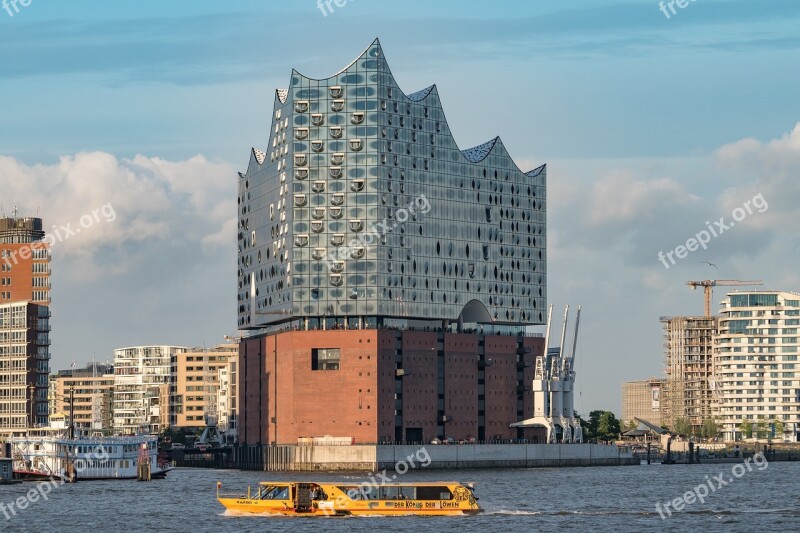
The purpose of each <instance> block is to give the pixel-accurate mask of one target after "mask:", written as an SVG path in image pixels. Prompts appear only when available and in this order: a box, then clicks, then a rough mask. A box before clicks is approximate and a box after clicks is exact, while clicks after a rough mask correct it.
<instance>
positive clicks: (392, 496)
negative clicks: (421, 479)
mask: <svg viewBox="0 0 800 533" xmlns="http://www.w3.org/2000/svg"><path fill="white" fill-rule="evenodd" d="M376 488H377V487H376ZM380 498H381V499H382V500H416V499H417V487H392V486H383V487H380Z"/></svg>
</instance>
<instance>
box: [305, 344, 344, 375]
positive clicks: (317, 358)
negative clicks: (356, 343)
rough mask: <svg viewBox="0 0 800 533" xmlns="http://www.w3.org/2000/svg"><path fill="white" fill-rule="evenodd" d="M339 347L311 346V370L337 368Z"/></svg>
mask: <svg viewBox="0 0 800 533" xmlns="http://www.w3.org/2000/svg"><path fill="white" fill-rule="evenodd" d="M340 357H341V356H340V349H339V348H313V349H312V350H311V370H339V360H340Z"/></svg>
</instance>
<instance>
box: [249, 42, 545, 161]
mask: <svg viewBox="0 0 800 533" xmlns="http://www.w3.org/2000/svg"><path fill="white" fill-rule="evenodd" d="M376 45H377V47H378V50H379V56H378V57H380V58H381V59H383V64H384V66H385V67H386V72H387V74H388V75H389V76H390V77H391V79H392V81H393V82H394V85H395V86H396V87H397V88H398V89H400V84H399V83H397V78H395V76H394V73H393V72H392V69H391V67H390V66H389V62H388V61H386V57H385V55H384V53H383V47H382V46H381V41H380V39H379V38H378V37H376V38H375V39H374V40H373V41H372V42H371V43H370V44H369V46H367V47H366V48H365V49H364V50H363V51H362V52H361V53H360V54H359V55H358V56H356V58H355V59H353V60H352V61H351V62H350V63H348V64H347V65H346V66H345V67H344V68H342V69H339V71H337V72H336V73H335V74H332V75H330V76H328V77H327V78H312V77H310V76H306V75H305V74H303V73H302V72H300V71H298V70H297V69H294V68H293V69H292V77H294V76H295V75H298V76H301V77H303V78H305V79H307V80H309V81H327V80H330V79H332V78H335V77H336V76H339V75H340V74H342V73H343V72H345V71H347V69H349V68H350V67H352V66H353V65H355V64H356V63H357V62H358V61H359V60H360V59H362V58H366V57H367V55H368V54H369V51H370V49H371V48H372V47H373V46H376ZM291 86H292V83H291V78H290V80H289V87H291ZM400 93H401V94H402V95H403V96H404V97H405V98H406V100H407V101H409V102H416V103H419V102H424V101H425V100H427V99H428V98H430V97H431V96H432V95H433V96H438V95H439V89H438V87H437V86H436V84H435V83H434V84H433V85H429V86H428V87H426V88H424V89H421V90H419V91H415V92H413V93H410V94H406V92H405V91H403V89H400ZM288 99H289V89H276V90H275V100H276V101H277V102H280V103H281V104H286V102H287V100H288ZM439 108H440V109H441V110H442V115H443V119H444V123H445V124H446V125H447V132H448V134H449V135H450V138H451V139H453V142H454V143H455V145H456V147H457V148H458V151H459V152H460V153H461V156H462V157H463V158H464V160H465V161H466V162H467V163H472V164H477V163H480V162H481V161H483V160H484V159H486V158H487V157H489V156H490V155H492V154H493V153H494V152H495V151H496V150H498V148H497V147H498V145H499V146H500V147H502V150H503V152H504V155H505V156H507V157H508V158H509V159H510V160H511V162H512V163H513V164H514V167H516V169H517V170H519V171H520V172H521V173H523V174H525V175H526V176H529V177H536V176H539V175H540V174H541V173H542V172H543V171H545V169H546V168H547V164H546V163H545V164H543V165H540V166H538V167H536V168H534V169H533V170H529V171H527V172H526V171H524V170H522V169H521V168H520V167H519V165H517V163H516V161H514V158H513V157H511V154H509V153H508V150H507V149H506V148H505V145H504V144H503V141H502V139H501V138H500V137H499V136H495V137H493V138H492V139H489V140H488V141H486V142H484V143H481V144H479V145H477V146H473V147H472V148H466V149H464V150H462V149H461V148H459V147H458V143H457V142H456V140H455V137H453V131H452V129H451V128H450V124H449V122H448V121H447V114H446V112H445V110H444V106H443V105H442V104H441V99H440V100H439ZM273 112H274V109H273ZM267 142H269V140H268V141H267ZM256 152H261V150H257V149H256V148H253V149H252V150H251V152H250V164H252V162H253V161H254V160H255V161H256V163H258V165H259V166H261V165H263V159H262V158H260V157H258V155H257V153H256ZM261 153H263V152H261ZM264 155H265V156H266V154H264ZM248 167H249V164H248ZM248 170H249V168H248ZM240 175H241V173H240Z"/></svg>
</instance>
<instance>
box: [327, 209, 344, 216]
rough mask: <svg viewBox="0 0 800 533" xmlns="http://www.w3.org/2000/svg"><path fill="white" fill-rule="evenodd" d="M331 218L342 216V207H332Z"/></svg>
mask: <svg viewBox="0 0 800 533" xmlns="http://www.w3.org/2000/svg"><path fill="white" fill-rule="evenodd" d="M330 213H331V218H342V208H341V207H331V211H330Z"/></svg>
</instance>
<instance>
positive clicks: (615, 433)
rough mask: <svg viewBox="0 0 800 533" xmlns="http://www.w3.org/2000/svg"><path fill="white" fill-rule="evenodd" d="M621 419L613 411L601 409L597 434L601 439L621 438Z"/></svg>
mask: <svg viewBox="0 0 800 533" xmlns="http://www.w3.org/2000/svg"><path fill="white" fill-rule="evenodd" d="M619 434H620V427H619V420H617V417H616V416H614V413H612V412H611V411H601V414H600V418H599V419H598V421H597V433H596V434H595V436H596V437H597V438H598V439H600V440H615V439H617V438H619Z"/></svg>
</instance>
